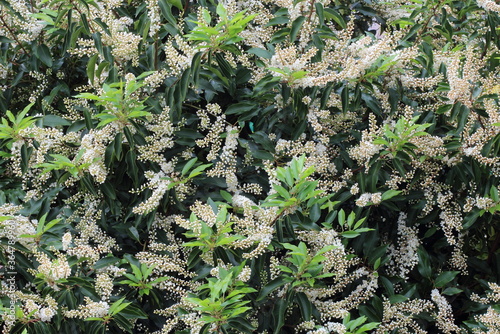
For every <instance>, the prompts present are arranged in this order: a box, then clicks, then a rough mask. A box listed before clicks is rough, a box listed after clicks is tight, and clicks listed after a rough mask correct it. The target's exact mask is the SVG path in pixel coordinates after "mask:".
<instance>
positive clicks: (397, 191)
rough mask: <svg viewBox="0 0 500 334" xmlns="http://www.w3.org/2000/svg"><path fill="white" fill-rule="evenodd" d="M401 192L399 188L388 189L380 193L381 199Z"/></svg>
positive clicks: (384, 199)
mask: <svg viewBox="0 0 500 334" xmlns="http://www.w3.org/2000/svg"><path fill="white" fill-rule="evenodd" d="M399 194H401V191H400V190H394V189H389V190H387V191H385V192H384V193H383V194H382V201H386V200H388V199H390V198H393V197H394V196H397V195H399Z"/></svg>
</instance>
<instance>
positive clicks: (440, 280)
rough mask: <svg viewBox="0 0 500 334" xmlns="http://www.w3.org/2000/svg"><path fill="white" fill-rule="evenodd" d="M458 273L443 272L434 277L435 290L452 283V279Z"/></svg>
mask: <svg viewBox="0 0 500 334" xmlns="http://www.w3.org/2000/svg"><path fill="white" fill-rule="evenodd" d="M459 273H460V272H459V271H444V272H442V273H441V274H439V275H438V277H436V280H435V281H434V286H435V287H436V288H443V287H444V286H445V285H446V284H448V283H450V282H451V281H453V279H454V278H455V277H456V276H457V275H458V274H459Z"/></svg>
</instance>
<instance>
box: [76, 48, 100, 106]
mask: <svg viewBox="0 0 500 334" xmlns="http://www.w3.org/2000/svg"><path fill="white" fill-rule="evenodd" d="M98 58H99V55H98V54H96V55H93V56H92V57H90V59H89V62H88V64H87V77H88V78H89V81H90V83H91V84H92V85H93V84H94V78H95V64H96V62H97V59H98ZM84 94H85V93H84ZM77 97H78V96H77Z"/></svg>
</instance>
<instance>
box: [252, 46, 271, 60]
mask: <svg viewBox="0 0 500 334" xmlns="http://www.w3.org/2000/svg"><path fill="white" fill-rule="evenodd" d="M247 52H248V53H251V54H254V55H256V56H258V57H261V58H265V59H271V58H272V57H273V55H272V53H271V52H269V51H267V50H264V49H260V48H251V49H249V50H247Z"/></svg>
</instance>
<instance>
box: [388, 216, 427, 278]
mask: <svg viewBox="0 0 500 334" xmlns="http://www.w3.org/2000/svg"><path fill="white" fill-rule="evenodd" d="M406 218H407V217H406V214H405V213H403V212H401V213H400V214H399V218H398V240H397V247H395V246H394V245H389V247H388V249H387V254H388V256H389V259H390V262H389V264H388V272H389V273H390V274H391V275H395V276H399V277H402V278H408V273H409V272H410V271H411V270H412V269H413V268H414V267H415V265H417V263H418V254H417V249H418V247H419V246H420V245H421V241H420V239H419V237H418V231H417V228H416V227H409V226H406Z"/></svg>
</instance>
